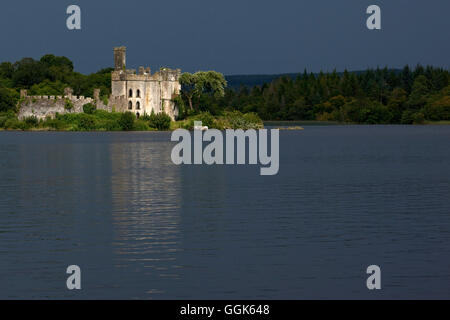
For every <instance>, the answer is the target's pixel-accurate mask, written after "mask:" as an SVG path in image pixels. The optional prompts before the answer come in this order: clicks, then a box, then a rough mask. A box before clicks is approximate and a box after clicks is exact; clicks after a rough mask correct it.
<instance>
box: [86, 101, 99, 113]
mask: <svg viewBox="0 0 450 320" xmlns="http://www.w3.org/2000/svg"><path fill="white" fill-rule="evenodd" d="M95 109H97V108H96V106H95V105H93V104H92V103H86V104H85V105H83V112H84V113H87V114H93V113H94V111H95Z"/></svg>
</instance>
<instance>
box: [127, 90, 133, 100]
mask: <svg viewBox="0 0 450 320" xmlns="http://www.w3.org/2000/svg"><path fill="white" fill-rule="evenodd" d="M128 96H129V97H130V98H131V97H133V89H130V91H128Z"/></svg>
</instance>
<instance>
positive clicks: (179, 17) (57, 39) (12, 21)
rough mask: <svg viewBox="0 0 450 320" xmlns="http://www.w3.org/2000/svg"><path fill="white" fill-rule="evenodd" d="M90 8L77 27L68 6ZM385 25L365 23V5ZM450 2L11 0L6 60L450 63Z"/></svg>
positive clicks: (268, 66)
mask: <svg viewBox="0 0 450 320" xmlns="http://www.w3.org/2000/svg"><path fill="white" fill-rule="evenodd" d="M70 4H77V5H79V6H80V7H81V10H82V25H81V26H82V30H79V31H69V30H68V29H67V27H66V19H67V17H68V15H67V14H66V9H67V7H68V6H69V5H70ZM371 4H377V5H379V6H380V7H381V10H382V30H380V31H370V30H368V29H367V28H366V19H367V17H368V15H366V13H365V11H366V8H367V7H368V6H369V5H371ZM449 15H450V1H449V0H385V1H380V0H270V1H268V0H226V1H223V0H222V1H217V0H170V1H167V0H161V1H156V0H151V1H150V0H126V1H123V0H120V1H118V0H69V1H66V0H57V1H55V0H14V1H11V0H3V1H2V3H1V4H0V35H1V50H0V61H16V60H19V59H21V58H23V57H33V58H35V59H38V58H40V57H41V56H42V55H44V54H46V53H53V54H55V55H64V56H67V57H68V58H70V59H71V60H72V61H74V63H75V69H76V70H77V71H79V72H83V73H90V72H95V71H97V70H99V69H101V68H104V67H111V66H112V65H113V47H114V46H121V45H124V46H126V47H127V67H129V68H135V69H137V68H138V67H139V66H140V65H142V66H150V67H151V68H152V69H153V70H155V69H159V67H161V66H168V67H174V68H181V69H182V70H183V71H189V72H192V71H197V70H217V71H219V72H222V73H225V74H227V75H229V74H272V73H287V72H298V71H303V70H304V69H305V68H307V69H308V70H309V71H314V72H317V71H320V70H324V71H330V70H333V69H334V68H336V69H337V70H338V71H342V70H344V69H345V68H347V69H349V70H360V69H365V68H367V67H376V66H386V65H387V66H389V67H402V66H404V65H405V64H410V65H416V64H417V63H421V64H424V65H426V64H431V65H434V66H442V67H445V68H449V66H450V18H449Z"/></svg>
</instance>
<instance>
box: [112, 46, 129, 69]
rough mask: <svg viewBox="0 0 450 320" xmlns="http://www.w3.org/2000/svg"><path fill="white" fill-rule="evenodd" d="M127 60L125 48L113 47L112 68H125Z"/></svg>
mask: <svg viewBox="0 0 450 320" xmlns="http://www.w3.org/2000/svg"><path fill="white" fill-rule="evenodd" d="M126 60H127V48H126V47H117V48H114V69H115V70H116V71H121V70H125V68H126Z"/></svg>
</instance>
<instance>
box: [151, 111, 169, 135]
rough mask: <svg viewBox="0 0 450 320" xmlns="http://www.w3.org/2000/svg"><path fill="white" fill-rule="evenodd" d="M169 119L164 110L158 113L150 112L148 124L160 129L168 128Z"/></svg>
mask: <svg viewBox="0 0 450 320" xmlns="http://www.w3.org/2000/svg"><path fill="white" fill-rule="evenodd" d="M171 121H172V119H171V118H170V116H169V115H167V114H166V113H164V112H162V113H158V114H154V113H153V112H152V114H151V115H150V117H149V121H148V124H149V126H150V127H152V128H156V129H158V130H160V131H163V130H169V129H170V122H171Z"/></svg>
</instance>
